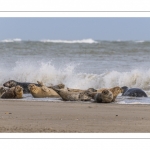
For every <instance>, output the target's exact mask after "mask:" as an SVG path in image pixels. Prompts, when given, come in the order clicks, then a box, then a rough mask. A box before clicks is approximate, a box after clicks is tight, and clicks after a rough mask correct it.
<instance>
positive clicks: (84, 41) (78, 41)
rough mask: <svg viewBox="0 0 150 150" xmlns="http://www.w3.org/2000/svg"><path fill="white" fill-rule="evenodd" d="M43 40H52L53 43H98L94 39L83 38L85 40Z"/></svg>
mask: <svg viewBox="0 0 150 150" xmlns="http://www.w3.org/2000/svg"><path fill="white" fill-rule="evenodd" d="M41 42H51V43H70V44H71V43H88V44H92V43H97V41H94V40H93V39H83V40H41Z"/></svg>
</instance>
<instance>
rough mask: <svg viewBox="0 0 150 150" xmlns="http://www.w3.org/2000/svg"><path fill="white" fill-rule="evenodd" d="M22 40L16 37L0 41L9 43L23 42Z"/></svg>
mask: <svg viewBox="0 0 150 150" xmlns="http://www.w3.org/2000/svg"><path fill="white" fill-rule="evenodd" d="M21 41H22V40H21V39H18V38H16V39H5V40H2V41H0V42H4V43H5V42H6V43H9V42H21Z"/></svg>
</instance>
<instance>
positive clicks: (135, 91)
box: [122, 86, 148, 97]
mask: <svg viewBox="0 0 150 150" xmlns="http://www.w3.org/2000/svg"><path fill="white" fill-rule="evenodd" d="M122 90H123V93H122V96H132V97H148V96H147V94H146V93H145V92H144V91H143V90H142V89H139V88H128V87H127V86H123V87H122Z"/></svg>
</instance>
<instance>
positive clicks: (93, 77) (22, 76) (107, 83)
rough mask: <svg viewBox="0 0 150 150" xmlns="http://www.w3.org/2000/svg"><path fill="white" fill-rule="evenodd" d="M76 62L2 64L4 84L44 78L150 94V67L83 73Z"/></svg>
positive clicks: (51, 81) (84, 86)
mask: <svg viewBox="0 0 150 150" xmlns="http://www.w3.org/2000/svg"><path fill="white" fill-rule="evenodd" d="M77 67H80V66H79V65H78V66H76V65H74V64H66V65H61V66H59V67H56V66H54V65H53V63H52V62H39V63H37V62H28V61H27V62H25V61H23V62H16V65H15V66H14V67H13V68H12V69H10V68H9V69H8V68H6V67H1V69H0V84H1V85H2V84H3V83H4V82H5V81H7V80H10V79H14V80H17V81H21V82H36V81H37V80H39V81H42V82H43V83H44V84H46V85H49V84H59V83H64V84H65V85H66V86H68V87H71V88H81V89H87V88H90V87H93V88H96V89H97V88H111V87H114V86H128V87H138V88H141V89H143V90H146V91H147V92H148V94H150V92H149V90H150V69H147V70H138V69H136V70H131V71H129V72H118V71H111V72H105V73H102V74H89V73H79V72H77V71H76V68H77Z"/></svg>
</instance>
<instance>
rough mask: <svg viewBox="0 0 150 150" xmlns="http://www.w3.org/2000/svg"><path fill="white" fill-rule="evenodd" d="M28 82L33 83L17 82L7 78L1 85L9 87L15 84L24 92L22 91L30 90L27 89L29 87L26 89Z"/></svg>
mask: <svg viewBox="0 0 150 150" xmlns="http://www.w3.org/2000/svg"><path fill="white" fill-rule="evenodd" d="M29 84H34V83H29V82H17V81H15V80H9V81H7V82H5V83H4V84H3V86H5V87H9V88H11V87H15V86H17V85H20V86H21V87H22V88H23V92H24V93H30V91H29V89H28V85H29ZM35 85H36V86H40V85H39V84H35Z"/></svg>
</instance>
